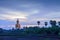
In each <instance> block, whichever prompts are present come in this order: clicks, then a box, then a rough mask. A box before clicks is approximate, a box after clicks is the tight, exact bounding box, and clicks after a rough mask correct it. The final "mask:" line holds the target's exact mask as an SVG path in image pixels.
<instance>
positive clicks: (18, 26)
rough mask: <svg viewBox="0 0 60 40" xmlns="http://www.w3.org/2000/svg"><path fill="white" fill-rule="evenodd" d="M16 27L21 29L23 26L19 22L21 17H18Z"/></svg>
mask: <svg viewBox="0 0 60 40" xmlns="http://www.w3.org/2000/svg"><path fill="white" fill-rule="evenodd" d="M15 27H16V29H20V27H21V26H20V24H19V19H17V21H16V25H15Z"/></svg>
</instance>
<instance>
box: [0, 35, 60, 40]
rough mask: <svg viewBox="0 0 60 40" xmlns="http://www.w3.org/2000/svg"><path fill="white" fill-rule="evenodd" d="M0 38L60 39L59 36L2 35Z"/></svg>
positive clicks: (13, 39) (17, 39) (27, 39)
mask: <svg viewBox="0 0 60 40" xmlns="http://www.w3.org/2000/svg"><path fill="white" fill-rule="evenodd" d="M0 40H60V37H58V36H26V37H19V36H0Z"/></svg>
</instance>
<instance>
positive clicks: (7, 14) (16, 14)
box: [0, 8, 28, 20]
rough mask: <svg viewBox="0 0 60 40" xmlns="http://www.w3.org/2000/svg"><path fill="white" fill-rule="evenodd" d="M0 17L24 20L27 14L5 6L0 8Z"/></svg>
mask: <svg viewBox="0 0 60 40" xmlns="http://www.w3.org/2000/svg"><path fill="white" fill-rule="evenodd" d="M0 11H1V13H0V19H1V20H3V19H4V20H14V19H17V18H19V19H20V20H21V19H22V20H26V19H27V16H28V15H27V14H26V13H25V12H21V11H14V10H11V9H6V8H0Z"/></svg>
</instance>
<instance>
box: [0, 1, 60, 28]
mask: <svg viewBox="0 0 60 40" xmlns="http://www.w3.org/2000/svg"><path fill="white" fill-rule="evenodd" d="M17 18H19V20H20V24H21V25H36V21H38V20H39V21H41V22H44V21H49V20H51V19H52V20H56V21H60V0H0V28H6V29H9V28H12V26H14V25H15V24H16V20H17Z"/></svg>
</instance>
